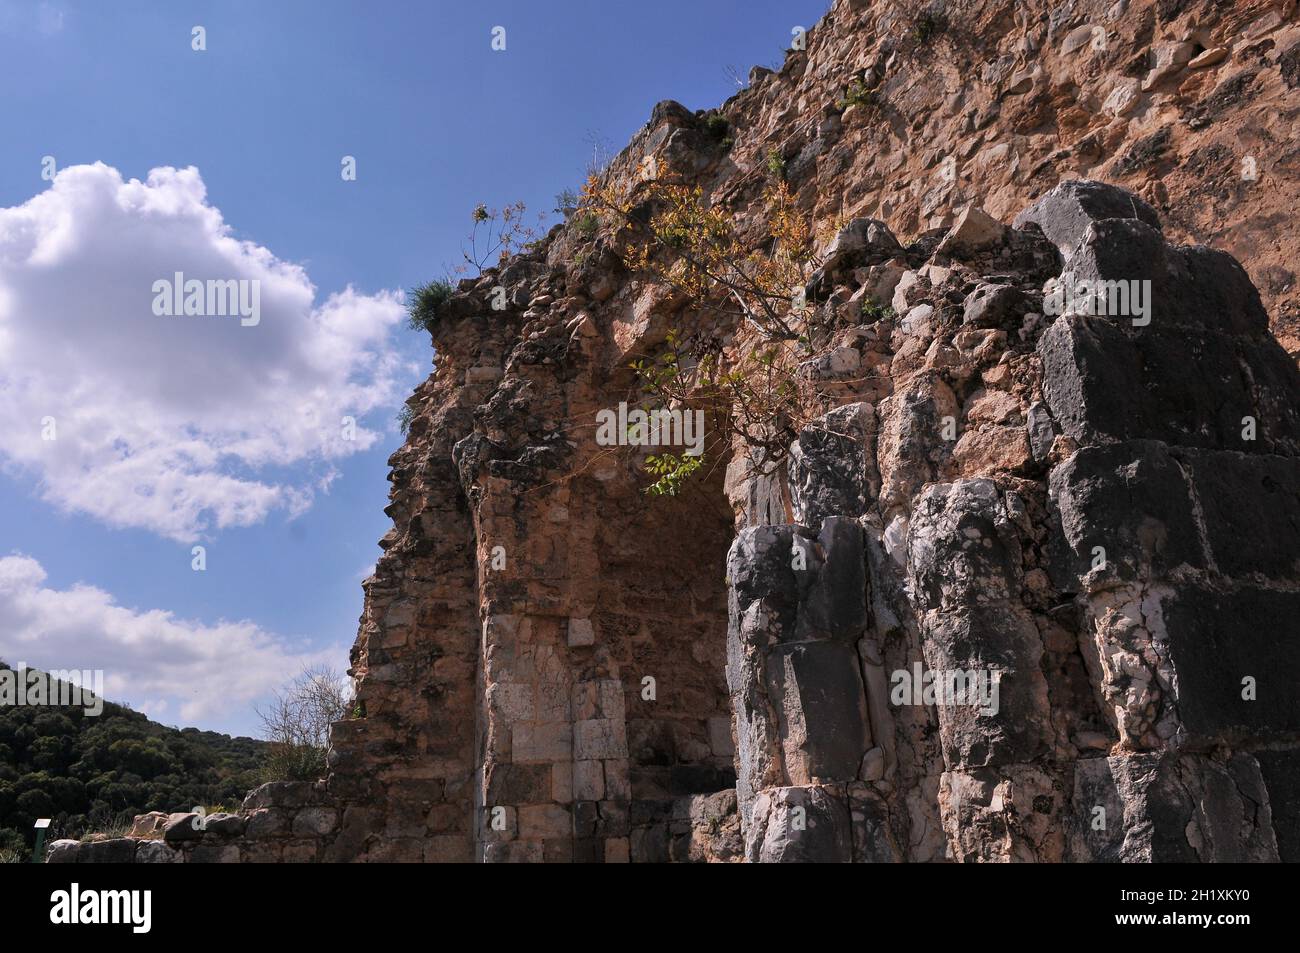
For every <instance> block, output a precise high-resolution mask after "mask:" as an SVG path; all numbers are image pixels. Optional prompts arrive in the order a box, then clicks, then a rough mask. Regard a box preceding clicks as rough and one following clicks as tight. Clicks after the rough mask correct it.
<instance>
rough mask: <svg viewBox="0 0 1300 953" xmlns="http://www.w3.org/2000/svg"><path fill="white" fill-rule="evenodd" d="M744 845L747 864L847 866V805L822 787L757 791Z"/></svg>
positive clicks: (850, 831)
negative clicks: (824, 864)
mask: <svg viewBox="0 0 1300 953" xmlns="http://www.w3.org/2000/svg"><path fill="white" fill-rule="evenodd" d="M745 844H746V846H745V854H746V857H747V858H748V859H749V861H750V862H751V863H765V864H790V863H850V862H851V861H852V860H853V827H852V822H851V820H850V817H849V808H848V803H847V799H846V798H845V797H844V795H843V794H842V793H840V792H838V791H835V790H833V789H831V788H828V787H817V786H814V787H781V788H770V789H768V790H766V791H763V792H762V793H761V794H759V796H758V799H757V801H756V802H755V804H754V820H753V823H752V826H751V828H750V830H749V832H748V833H747V834H746V838H745Z"/></svg>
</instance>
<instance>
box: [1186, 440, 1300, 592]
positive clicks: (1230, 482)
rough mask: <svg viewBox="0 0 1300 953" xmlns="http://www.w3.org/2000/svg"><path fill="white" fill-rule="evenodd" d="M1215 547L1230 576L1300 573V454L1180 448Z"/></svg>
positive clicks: (1282, 576) (1221, 567)
mask: <svg viewBox="0 0 1300 953" xmlns="http://www.w3.org/2000/svg"><path fill="white" fill-rule="evenodd" d="M1177 456H1178V457H1179V458H1180V459H1181V460H1182V462H1183V465H1184V466H1185V467H1186V468H1187V469H1188V471H1189V473H1190V475H1191V479H1192V485H1193V487H1194V488H1195V490H1196V498H1197V502H1198V503H1199V504H1200V509H1201V514H1202V517H1203V519H1204V526H1205V534H1206V537H1207V539H1208V542H1209V546H1210V552H1211V553H1212V554H1213V556H1214V563H1215V565H1216V566H1217V567H1218V569H1219V571H1220V572H1222V573H1224V574H1226V575H1228V576H1244V575H1247V574H1249V573H1253V572H1258V573H1263V574H1264V575H1265V576H1268V577H1270V578H1273V579H1292V580H1294V579H1298V578H1300V459H1297V458H1295V457H1275V456H1271V455H1265V454H1250V455H1247V454H1242V453H1228V452H1221V453H1197V452H1188V451H1184V452H1180V453H1178V454H1177Z"/></svg>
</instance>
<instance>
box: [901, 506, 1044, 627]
mask: <svg viewBox="0 0 1300 953" xmlns="http://www.w3.org/2000/svg"><path fill="white" fill-rule="evenodd" d="M907 550H908V572H909V575H910V576H911V580H912V586H913V592H914V595H915V598H916V599H917V600H918V602H919V604H920V606H921V608H922V609H923V610H933V609H939V608H948V607H963V606H974V605H978V604H981V603H989V602H998V601H1004V600H1006V599H1008V598H1010V597H1011V596H1013V595H1016V594H1018V584H1017V581H1018V578H1019V575H1020V560H1021V555H1020V544H1019V542H1018V540H1017V538H1016V534H1015V529H1014V527H1013V526H1012V524H1011V522H1010V520H1009V519H1008V518H1007V514H1006V510H1005V508H1004V507H1003V504H1002V499H1001V497H1000V496H999V494H998V491H997V487H996V486H995V485H994V484H993V482H992V481H991V480H960V481H957V482H956V483H937V484H934V485H932V486H929V487H926V489H925V491H924V492H923V493H922V494H921V496H920V497H919V498H918V499H917V501H916V507H915V509H914V510H913V512H912V519H911V522H910V524H909V527H908V547H907Z"/></svg>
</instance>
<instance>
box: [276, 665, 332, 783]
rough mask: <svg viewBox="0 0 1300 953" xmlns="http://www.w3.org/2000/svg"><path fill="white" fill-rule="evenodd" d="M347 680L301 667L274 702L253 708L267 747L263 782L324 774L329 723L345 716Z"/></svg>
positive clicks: (325, 669) (320, 669)
mask: <svg viewBox="0 0 1300 953" xmlns="http://www.w3.org/2000/svg"><path fill="white" fill-rule="evenodd" d="M350 696H351V691H350V689H349V686H348V683H347V680H346V679H345V678H343V677H342V676H341V675H339V673H338V672H336V671H334V670H333V669H331V668H328V667H324V666H320V667H315V668H307V669H304V670H303V672H302V673H301V674H300V675H299V676H298V677H297V678H295V679H294V680H293V682H292V684H290V686H289V687H288V688H287V689H285V690H283V691H281V692H277V693H276V696H275V700H274V701H273V702H272V703H271V704H270V705H269V706H268V707H267V708H266V709H261V708H259V709H258V710H257V714H258V717H259V718H260V719H261V721H262V733H263V736H264V737H265V738H266V740H267V741H268V742H269V743H270V744H269V750H268V753H267V758H266V769H265V770H266V777H267V780H269V781H315V780H317V779H318V778H322V777H324V776H325V754H326V751H327V749H328V748H329V732H330V725H331V724H332V723H334V722H336V721H342V720H343V719H344V718H346V717H347V715H348V707H349V706H348V702H349V699H350Z"/></svg>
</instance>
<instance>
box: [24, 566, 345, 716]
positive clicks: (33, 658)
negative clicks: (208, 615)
mask: <svg viewBox="0 0 1300 953" xmlns="http://www.w3.org/2000/svg"><path fill="white" fill-rule="evenodd" d="M45 578H46V574H45V570H44V568H43V567H42V566H41V564H40V563H39V562H37V561H36V560H35V559H32V558H31V557H30V556H24V555H13V556H6V557H4V558H0V658H3V659H4V661H6V662H7V663H8V664H10V665H11V666H16V665H18V664H19V663H20V662H25V663H26V664H27V665H28V666H29V667H31V668H37V669H43V670H46V671H48V670H52V669H65V670H72V669H75V670H86V669H91V670H96V669H98V670H102V671H103V672H104V695H105V696H106V697H107V698H108V699H109V700H110V701H117V702H127V703H128V704H130V705H131V706H132V707H133V708H135V709H136V710H138V711H143V712H145V713H146V714H148V715H150V716H151V717H154V718H160V719H162V720H163V721H166V722H169V723H174V722H177V721H179V722H180V723H181V724H193V723H196V722H202V723H204V724H206V725H222V726H232V725H235V726H237V725H247V724H249V723H250V722H251V719H250V717H249V716H250V713H251V712H252V709H253V707H254V704H255V702H256V700H257V699H260V698H264V697H267V696H268V695H269V694H270V693H271V692H273V691H274V690H276V689H277V688H279V687H281V686H282V685H284V684H285V683H286V682H287V681H289V680H290V679H292V678H293V677H294V676H296V675H298V673H300V672H301V671H302V670H303V669H304V668H305V667H307V666H310V665H334V666H337V663H338V661H339V659H340V658H341V657H343V649H342V648H334V649H329V650H298V649H296V648H295V647H294V646H293V645H291V644H290V643H288V642H287V641H286V640H285V639H283V638H281V637H278V636H276V635H275V634H273V633H270V632H267V631H265V630H264V629H261V628H259V627H258V626H256V625H255V624H253V623H251V622H218V623H216V624H215V625H205V624H203V623H200V622H195V621H190V620H186V619H178V618H176V617H175V616H174V615H173V614H172V613H171V612H167V611H164V610H161V609H151V610H146V611H140V610H136V609H129V608H126V607H124V606H120V605H118V604H117V603H116V601H115V600H114V598H113V596H112V595H110V594H109V593H107V592H105V591H104V590H102V589H98V588H96V587H94V586H86V585H76V586H72V587H71V588H69V589H48V588H45V586H44V582H45Z"/></svg>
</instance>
